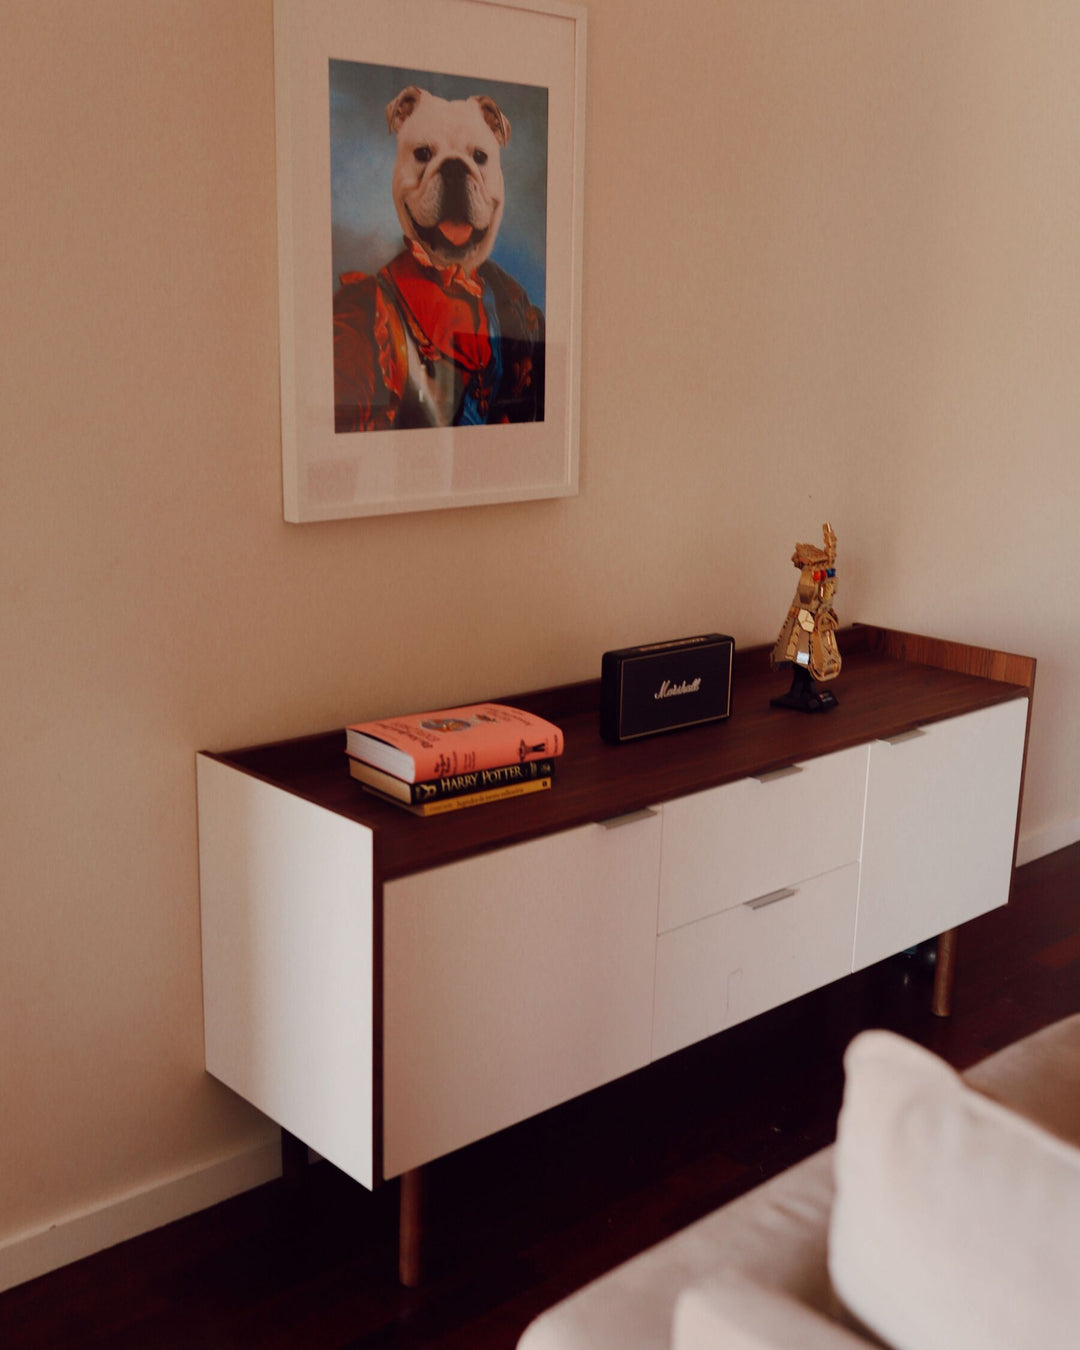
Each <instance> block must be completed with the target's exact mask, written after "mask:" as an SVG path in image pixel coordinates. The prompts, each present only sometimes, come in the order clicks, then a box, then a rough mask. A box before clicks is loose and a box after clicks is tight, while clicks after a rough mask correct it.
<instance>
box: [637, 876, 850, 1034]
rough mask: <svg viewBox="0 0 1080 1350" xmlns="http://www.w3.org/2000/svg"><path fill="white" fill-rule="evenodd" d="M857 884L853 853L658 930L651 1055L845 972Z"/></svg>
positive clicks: (801, 992) (835, 977) (740, 1020)
mask: <svg viewBox="0 0 1080 1350" xmlns="http://www.w3.org/2000/svg"><path fill="white" fill-rule="evenodd" d="M858 888H859V865H858V863H857V862H855V863H849V864H848V865H847V866H846V867H842V868H839V869H838V870H837V871H835V872H828V873H826V874H825V875H824V876H818V877H814V878H813V879H812V880H810V881H805V882H801V883H799V884H798V885H796V886H792V887H784V888H782V889H781V890H780V891H779V892H777V893H776V894H774V895H769V894H766V895H763V896H761V897H760V898H758V899H755V900H751V901H749V902H748V903H746V904H742V905H738V906H736V907H735V908H733V909H728V910H725V911H724V912H723V913H722V914H715V915H713V916H712V917H710V918H707V919H701V920H699V921H698V922H697V923H692V924H686V925H685V926H684V927H682V928H678V929H676V930H675V931H674V932H670V933H663V934H661V936H660V937H659V939H658V940H657V949H656V999H655V1005H654V1012H653V1059H659V1058H660V1057H661V1056H662V1055H669V1054H671V1053H672V1051H675V1050H681V1049H682V1048H683V1046H686V1045H690V1044H692V1043H693V1042H694V1041H699V1040H701V1039H702V1038H703V1037H705V1036H711V1035H713V1034H714V1033H715V1032H717V1031H723V1030H724V1028H725V1027H730V1026H734V1024H735V1023H736V1022H742V1021H745V1020H746V1018H748V1017H755V1016H756V1015H757V1014H758V1013H761V1012H765V1011H766V1009H768V1008H774V1007H776V1006H777V1004H780V1003H786V1002H787V1001H788V999H792V998H798V997H799V995H800V994H806V993H809V991H810V990H811V989H817V988H819V987H820V986H821V985H823V984H829V983H830V981H832V980H836V979H839V978H840V976H841V975H846V974H848V973H849V971H850V970H851V948H852V941H853V938H854V932H855V905H856V899H857V896H858Z"/></svg>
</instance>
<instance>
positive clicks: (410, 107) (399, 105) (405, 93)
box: [386, 84, 424, 136]
mask: <svg viewBox="0 0 1080 1350" xmlns="http://www.w3.org/2000/svg"><path fill="white" fill-rule="evenodd" d="M423 93H424V91H423V90H422V89H417V87H416V85H415V84H410V85H408V86H407V87H406V88H405V89H403V90H402V91H401V93H400V94H398V96H397V98H395V99H391V101H390V102H389V103H388V104H387V105H386V125H387V126H388V127H389V128H390V134H391V136H392V135H393V134H394V133H395V132H396V131H400V129H401V124H402V123H403V122H404V121H406V120H407V119H408V118H409V117H411V116H412V114H413V113H414V112H415V111H416V105H417V104H418V103H419V102H420V99H421V98H422V97H423Z"/></svg>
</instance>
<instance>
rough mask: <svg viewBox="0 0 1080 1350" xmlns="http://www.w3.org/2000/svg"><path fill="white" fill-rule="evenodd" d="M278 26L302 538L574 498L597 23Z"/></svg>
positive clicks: (318, 2)
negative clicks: (333, 524) (307, 531)
mask: <svg viewBox="0 0 1080 1350" xmlns="http://www.w3.org/2000/svg"><path fill="white" fill-rule="evenodd" d="M274 24H275V34H274V39H275V71H276V111H277V157H278V257H279V283H280V326H281V407H282V470H283V489H284V491H283V495H284V508H285V518H286V520H290V521H313V520H332V519H341V518H343V517H350V516H367V515H378V514H385V513H388V512H396V511H426V510H432V509H435V508H439V507H449V506H475V505H480V504H484V503H489V502H507V501H520V500H525V499H529V498H538V497H557V496H567V495H570V494H572V493H574V492H576V491H577V473H578V421H579V408H578V404H579V392H580V330H581V230H582V192H583V158H584V153H583V152H584V135H585V127H584V113H585V11H584V9H582V8H581V7H579V6H575V5H569V4H560V3H558V2H557V0H543V2H542V3H529V2H528V0H275V6H274Z"/></svg>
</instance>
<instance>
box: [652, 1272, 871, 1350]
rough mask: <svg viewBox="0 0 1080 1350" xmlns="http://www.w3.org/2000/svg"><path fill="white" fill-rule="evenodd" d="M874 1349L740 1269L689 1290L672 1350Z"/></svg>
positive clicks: (679, 1308) (681, 1300) (678, 1306)
mask: <svg viewBox="0 0 1080 1350" xmlns="http://www.w3.org/2000/svg"><path fill="white" fill-rule="evenodd" d="M873 1344H878V1342H873V1341H866V1340H863V1339H862V1337H861V1336H857V1335H856V1334H855V1333H854V1332H853V1331H849V1330H848V1329H847V1328H846V1327H844V1326H841V1324H840V1323H839V1322H833V1321H831V1320H830V1319H829V1318H828V1317H826V1316H825V1315H824V1314H823V1313H820V1312H818V1311H817V1309H815V1308H811V1307H809V1306H808V1305H807V1304H805V1303H800V1302H799V1301H798V1300H797V1299H794V1298H792V1297H791V1296H790V1295H789V1294H786V1293H785V1292H784V1291H783V1290H782V1289H776V1288H772V1287H770V1286H769V1285H765V1284H761V1283H759V1282H758V1281H757V1280H754V1279H751V1277H750V1276H749V1275H746V1274H744V1273H743V1272H742V1271H740V1270H736V1269H730V1270H726V1271H724V1272H723V1273H722V1274H720V1275H717V1276H715V1277H714V1278H712V1279H710V1280H707V1281H703V1282H702V1283H701V1284H697V1285H692V1286H690V1288H688V1289H684V1290H683V1291H682V1292H681V1293H680V1294H679V1297H678V1299H677V1300H676V1302H675V1315H674V1319H673V1324H672V1337H671V1346H672V1350H716V1348H717V1346H723V1347H724V1350H792V1347H793V1346H798V1347H799V1350H866V1347H867V1346H868V1345H873Z"/></svg>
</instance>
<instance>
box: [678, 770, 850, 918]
mask: <svg viewBox="0 0 1080 1350" xmlns="http://www.w3.org/2000/svg"><path fill="white" fill-rule="evenodd" d="M866 759H867V748H866V746H865V745H860V746H856V747H855V748H854V749H851V750H842V751H840V752H839V753H837V754H833V755H822V756H821V757H820V758H819V759H811V760H806V761H805V762H804V763H801V764H798V765H794V766H792V768H791V769H789V770H781V771H780V773H779V774H773V775H767V776H766V777H764V778H745V779H741V780H740V781H739V782H736V783H728V784H725V785H724V786H723V787H718V788H710V789H709V790H708V791H706V792H697V793H695V794H694V795H693V796H690V797H682V798H680V799H679V800H678V801H673V802H669V803H668V804H667V805H666V806H665V807H664V856H663V862H662V865H661V879H660V922H659V931H660V932H662V933H664V932H668V931H669V930H670V929H673V928H678V927H679V926H680V925H682V924H686V923H693V922H694V921H695V920H697V919H701V918H704V917H705V916H706V915H709V914H719V913H720V912H721V911H722V910H725V909H730V908H732V907H733V906H735V905H741V904H743V903H744V902H745V901H747V900H751V899H753V898H754V897H755V896H759V895H764V894H765V893H766V892H769V891H774V890H777V889H779V888H780V887H782V886H790V885H792V884H793V883H794V882H797V881H800V880H802V879H804V878H806V877H813V876H818V875H820V874H821V873H823V872H830V871H834V870H835V869H836V868H838V867H842V866H844V865H845V864H846V863H850V862H855V861H857V859H858V857H859V841H860V836H861V833H862V818H863V799H864V796H865V793H866Z"/></svg>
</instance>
